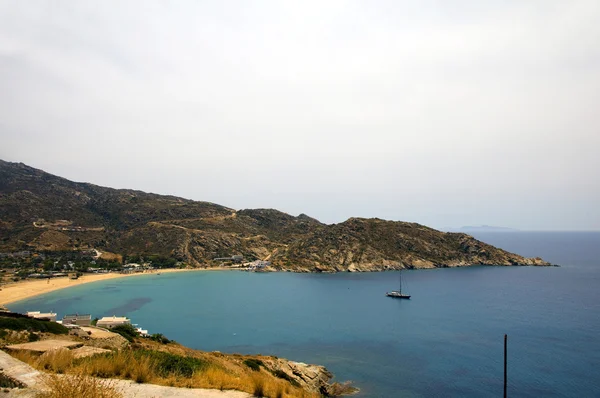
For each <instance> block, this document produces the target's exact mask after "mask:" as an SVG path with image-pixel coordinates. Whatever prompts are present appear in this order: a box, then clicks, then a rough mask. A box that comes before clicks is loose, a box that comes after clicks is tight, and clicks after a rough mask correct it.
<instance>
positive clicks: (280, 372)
mask: <svg viewBox="0 0 600 398" xmlns="http://www.w3.org/2000/svg"><path fill="white" fill-rule="evenodd" d="M273 376H275V377H279V378H280V379H283V380H287V381H289V382H290V383H291V384H292V385H293V386H295V387H300V384H299V383H298V382H297V381H296V380H294V379H293V378H292V377H291V376H290V375H288V374H287V373H285V372H284V371H283V370H280V369H277V370H275V371H274V372H273Z"/></svg>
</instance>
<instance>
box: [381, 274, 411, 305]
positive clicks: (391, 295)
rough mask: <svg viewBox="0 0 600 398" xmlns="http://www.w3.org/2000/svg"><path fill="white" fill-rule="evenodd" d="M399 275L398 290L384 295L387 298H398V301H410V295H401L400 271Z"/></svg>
mask: <svg viewBox="0 0 600 398" xmlns="http://www.w3.org/2000/svg"><path fill="white" fill-rule="evenodd" d="M399 274H400V289H398V290H392V291H391V292H386V293H385V295H386V296H388V297H393V298H399V299H410V295H408V294H402V271H400V272H399Z"/></svg>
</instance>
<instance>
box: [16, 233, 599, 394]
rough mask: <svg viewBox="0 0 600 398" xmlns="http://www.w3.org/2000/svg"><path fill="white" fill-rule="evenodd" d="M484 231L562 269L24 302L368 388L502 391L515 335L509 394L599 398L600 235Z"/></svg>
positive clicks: (164, 285)
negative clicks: (273, 359)
mask: <svg viewBox="0 0 600 398" xmlns="http://www.w3.org/2000/svg"><path fill="white" fill-rule="evenodd" d="M472 234H473V235H475V237H476V238H478V239H480V240H483V241H485V242H488V243H490V244H493V245H495V246H498V247H501V248H503V249H506V250H509V251H511V252H515V253H518V254H521V255H524V256H528V257H535V256H540V257H542V258H544V259H545V260H547V261H549V262H551V263H553V264H558V265H560V267H493V266H475V267H464V268H452V269H435V270H409V271H403V273H402V280H403V288H404V289H403V290H404V291H405V292H406V293H408V294H411V295H412V298H411V299H410V300H398V299H392V298H388V297H386V296H385V293H386V291H390V290H394V289H396V288H397V286H398V281H399V275H398V272H376V273H338V274H295V273H288V272H279V273H248V272H236V271H207V272H183V273H171V274H162V275H143V276H139V277H134V278H124V279H116V280H109V281H102V282H96V283H91V284H88V285H81V286H77V287H73V288H70V289H66V290H62V291H56V292H52V293H49V294H46V295H43V296H39V297H36V298H33V299H29V300H26V301H21V302H18V303H14V304H12V305H9V306H8V307H9V308H10V309H11V310H13V311H18V312H24V311H28V310H41V311H50V310H52V311H55V312H57V313H58V314H59V317H60V316H62V315H64V314H68V313H77V312H78V313H91V314H92V315H93V316H94V317H101V316H112V315H117V316H123V315H126V316H128V317H129V318H131V319H132V322H133V323H136V324H139V326H141V327H143V328H144V329H148V330H149V332H150V333H162V334H164V335H166V336H167V337H168V338H170V339H174V340H176V341H177V342H179V343H181V344H184V345H186V346H189V347H193V348H196V349H201V350H206V351H221V352H228V353H244V354H257V353H260V354H263V355H275V356H278V357H285V358H288V359H292V360H295V361H301V362H306V363H315V364H321V365H325V366H326V367H327V368H328V369H329V370H330V371H331V372H333V373H334V374H335V380H336V381H345V380H351V381H352V382H353V384H354V385H355V386H356V387H358V388H360V393H359V394H358V395H357V396H359V397H498V396H501V395H502V392H503V369H504V368H503V352H504V345H503V344H504V335H505V334H507V335H508V395H509V396H510V397H535V398H538V397H600V232H568V233H567V232H495V233H491V232H486V233H483V232H482V233H472Z"/></svg>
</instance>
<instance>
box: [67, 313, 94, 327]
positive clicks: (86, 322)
mask: <svg viewBox="0 0 600 398" xmlns="http://www.w3.org/2000/svg"><path fill="white" fill-rule="evenodd" d="M62 324H63V325H77V326H90V325H91V324H92V315H91V314H82V315H80V314H75V315H65V316H63V319H62Z"/></svg>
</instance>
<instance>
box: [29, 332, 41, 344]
mask: <svg viewBox="0 0 600 398" xmlns="http://www.w3.org/2000/svg"><path fill="white" fill-rule="evenodd" d="M39 339H40V336H38V335H37V334H35V333H33V332H29V335H28V336H27V340H29V341H30V342H34V341H38V340H39Z"/></svg>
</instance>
